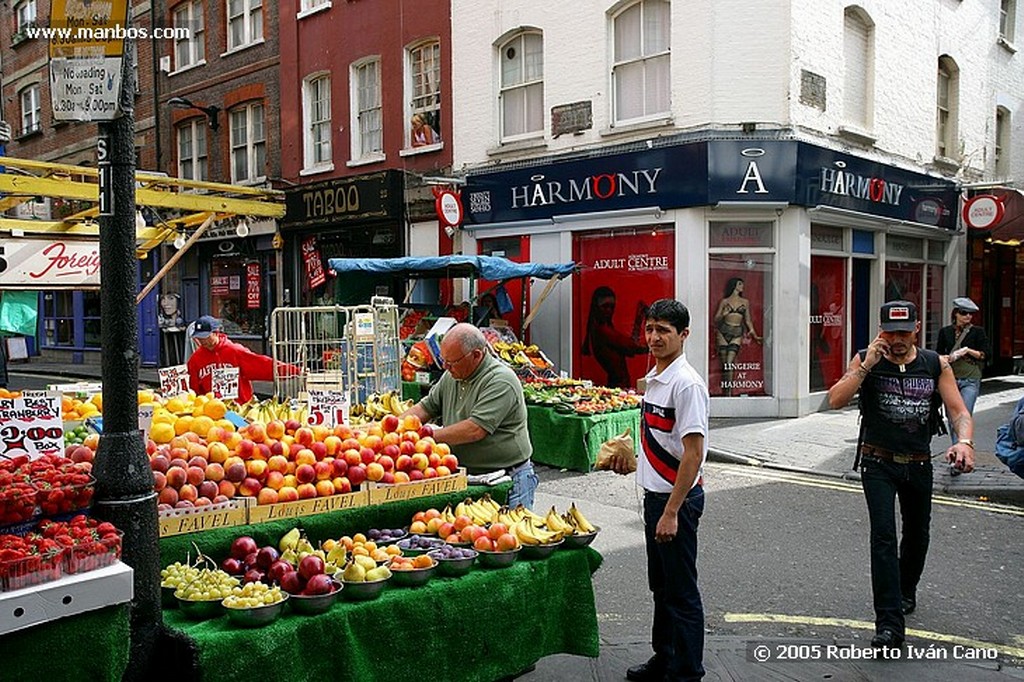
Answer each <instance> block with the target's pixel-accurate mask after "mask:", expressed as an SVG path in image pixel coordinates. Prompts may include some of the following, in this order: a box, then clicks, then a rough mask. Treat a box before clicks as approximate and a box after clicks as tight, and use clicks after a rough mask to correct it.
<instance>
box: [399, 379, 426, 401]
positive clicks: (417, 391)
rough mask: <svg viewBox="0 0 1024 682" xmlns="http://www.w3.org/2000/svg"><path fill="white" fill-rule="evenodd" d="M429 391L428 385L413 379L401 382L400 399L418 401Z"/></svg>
mask: <svg viewBox="0 0 1024 682" xmlns="http://www.w3.org/2000/svg"><path fill="white" fill-rule="evenodd" d="M428 393H430V386H429V385H424V384H420V383H417V382H415V381H403V382H402V400H413V401H415V402H419V401H420V400H421V399H422V398H424V397H426V395H427V394H428Z"/></svg>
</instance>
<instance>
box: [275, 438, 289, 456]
mask: <svg viewBox="0 0 1024 682" xmlns="http://www.w3.org/2000/svg"><path fill="white" fill-rule="evenodd" d="M291 451H292V446H291V445H289V444H288V443H285V442H284V441H280V440H275V441H274V442H273V443H271V444H270V454H271V456H281V457H285V458H287V457H288V454H289V453H290V452H291Z"/></svg>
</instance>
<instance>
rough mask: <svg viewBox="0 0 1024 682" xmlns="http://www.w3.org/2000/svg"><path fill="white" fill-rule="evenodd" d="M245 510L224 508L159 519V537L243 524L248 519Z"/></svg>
mask: <svg viewBox="0 0 1024 682" xmlns="http://www.w3.org/2000/svg"><path fill="white" fill-rule="evenodd" d="M246 512H247V510H246V509H225V510H222V511H221V510H218V511H212V512H201V513H198V514H186V515H184V516H172V517H171V518H167V519H160V537H162V538H165V537H168V536H171V535H183V534H185V533H199V532H202V531H204V530H213V529H214V528H230V527H232V526H243V525H245V524H246V523H248V521H249V518H248V515H247V513H246Z"/></svg>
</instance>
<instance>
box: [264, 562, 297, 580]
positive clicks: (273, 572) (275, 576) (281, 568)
mask: <svg viewBox="0 0 1024 682" xmlns="http://www.w3.org/2000/svg"><path fill="white" fill-rule="evenodd" d="M294 570H295V569H294V568H292V565H291V564H290V563H288V562H287V561H284V560H283V559H278V560H277V561H275V562H274V563H272V564H270V568H268V569H267V577H268V578H270V579H271V580H272V581H274V582H275V583H277V584H278V585H280V584H281V578H283V577H284V574H285V573H291V572H292V571H294Z"/></svg>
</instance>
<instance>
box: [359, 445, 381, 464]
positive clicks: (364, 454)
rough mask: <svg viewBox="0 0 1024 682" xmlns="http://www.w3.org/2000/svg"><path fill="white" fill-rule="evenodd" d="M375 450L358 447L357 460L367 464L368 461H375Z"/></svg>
mask: <svg viewBox="0 0 1024 682" xmlns="http://www.w3.org/2000/svg"><path fill="white" fill-rule="evenodd" d="M376 459H377V451H376V450H374V449H373V448H368V447H365V446H364V447H361V448H359V460H360V461H361V462H362V463H363V464H369V463H370V462H373V461H376Z"/></svg>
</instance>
